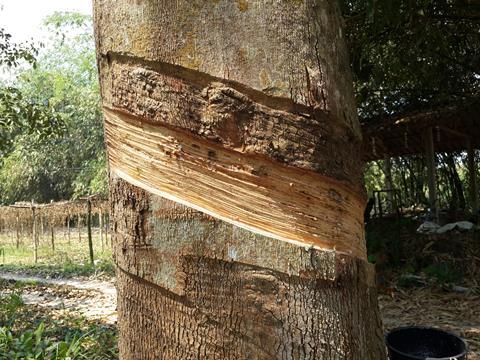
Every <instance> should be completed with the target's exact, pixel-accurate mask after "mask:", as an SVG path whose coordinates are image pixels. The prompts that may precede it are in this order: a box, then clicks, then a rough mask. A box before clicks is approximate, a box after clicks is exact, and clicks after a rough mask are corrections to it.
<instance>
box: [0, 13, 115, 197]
mask: <svg viewBox="0 0 480 360" xmlns="http://www.w3.org/2000/svg"><path fill="white" fill-rule="evenodd" d="M45 26H47V27H48V28H49V29H50V30H51V33H52V34H53V35H52V38H51V39H50V41H49V45H48V46H47V47H46V48H45V49H44V51H42V52H41V53H40V54H39V55H38V59H37V66H36V68H30V69H23V70H21V71H19V74H18V76H17V78H16V81H15V83H16V93H17V94H19V95H18V99H17V98H14V99H12V102H11V103H12V106H11V108H12V109H13V108H15V109H25V111H23V112H24V113H26V112H27V110H29V109H30V108H32V107H33V110H35V111H36V112H35V113H38V114H39V116H37V117H35V121H34V122H33V123H34V124H35V127H33V128H32V130H29V129H30V128H29V124H30V122H29V120H28V119H29V118H28V116H17V119H18V118H21V119H23V120H22V121H19V120H15V121H14V122H12V121H10V122H9V123H7V124H6V125H5V126H3V128H8V131H2V136H4V137H5V138H7V139H8V143H9V146H8V147H5V148H4V152H3V156H1V155H2V154H1V153H0V203H11V202H14V201H21V200H24V201H29V200H31V199H34V200H35V201H37V202H49V201H50V200H52V199H53V200H60V199H69V198H72V197H79V196H83V195H87V194H93V193H98V192H99V193H102V194H105V193H106V189H107V185H106V184H107V181H106V179H107V176H106V171H105V163H106V160H105V151H104V146H103V128H102V115H101V109H100V95H99V87H98V77H97V68H96V62H95V51H94V41H93V34H92V23H91V19H90V18H89V17H87V16H84V15H80V14H75V13H54V14H53V15H51V16H49V17H48V18H47V19H46V21H45ZM5 89H6V88H4V90H5ZM0 94H1V91H0ZM23 103H25V104H30V105H29V106H30V108H29V107H22V104H23ZM0 112H1V108H0ZM15 114H17V115H18V114H20V112H19V111H15ZM7 120H8V118H7ZM6 143H7V142H6V141H5V142H2V144H6Z"/></svg>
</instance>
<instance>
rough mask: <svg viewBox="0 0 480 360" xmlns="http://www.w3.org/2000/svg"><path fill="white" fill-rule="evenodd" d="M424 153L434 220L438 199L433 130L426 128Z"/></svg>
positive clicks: (436, 216) (437, 216)
mask: <svg viewBox="0 0 480 360" xmlns="http://www.w3.org/2000/svg"><path fill="white" fill-rule="evenodd" d="M425 153H426V156H427V159H426V160H427V161H426V162H427V176H428V199H429V202H430V207H431V210H432V213H433V214H434V217H435V219H434V220H435V221H438V218H439V209H438V200H437V179H436V174H435V169H436V164H435V148H434V144H433V131H432V128H428V129H427V130H426V132H425Z"/></svg>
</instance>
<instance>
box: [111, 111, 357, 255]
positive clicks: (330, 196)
mask: <svg viewBox="0 0 480 360" xmlns="http://www.w3.org/2000/svg"><path fill="white" fill-rule="evenodd" d="M104 113H105V117H106V120H105V133H106V141H107V145H108V146H107V148H108V156H109V162H110V169H111V171H113V172H114V173H116V175H117V176H119V177H121V178H123V179H124V180H126V181H128V182H130V183H132V184H134V185H137V186H139V187H141V188H143V189H145V190H147V191H150V192H152V193H155V194H158V195H160V196H163V197H166V198H168V199H171V200H174V201H177V202H180V203H182V204H184V205H187V206H190V207H192V208H195V209H197V210H200V211H203V212H205V213H207V214H209V215H212V216H214V217H216V218H218V219H221V220H224V221H227V222H230V223H233V224H235V225H237V226H240V227H243V228H246V229H248V230H250V231H254V232H256V233H260V234H263V235H266V236H270V237H273V238H276V239H279V240H283V241H288V242H292V243H296V244H300V245H303V246H307V247H310V246H311V247H315V248H318V249H325V250H334V251H337V252H340V253H346V254H350V255H353V256H356V257H358V258H361V259H365V258H366V250H365V243H364V232H363V202H364V200H363V199H362V198H360V197H359V196H358V195H356V194H355V193H354V192H353V191H351V190H349V189H348V187H347V186H345V185H344V184H343V183H341V182H339V181H336V180H334V179H330V178H327V177H325V176H322V175H319V174H317V173H315V172H313V171H309V170H304V169H298V168H293V167H288V166H284V165H282V164H280V163H278V162H275V161H272V160H269V159H267V158H266V157H263V156H257V155H251V154H245V153H242V152H241V151H236V150H231V149H225V148H223V147H221V146H220V145H218V144H215V143H214V142H211V141H208V140H204V139H202V138H200V137H198V136H195V135H193V134H191V133H187V132H185V131H182V130H179V129H175V128H171V127H166V126H163V125H159V124H152V123H149V122H148V121H146V120H145V119H140V118H137V117H134V116H131V115H129V114H126V113H124V112H121V111H117V110H114V109H108V108H104Z"/></svg>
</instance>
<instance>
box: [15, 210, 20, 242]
mask: <svg viewBox="0 0 480 360" xmlns="http://www.w3.org/2000/svg"><path fill="white" fill-rule="evenodd" d="M18 211H19V210H18V209H17V211H16V216H15V230H16V244H15V245H16V248H17V249H18V248H19V247H20V229H19V227H20V226H19V225H20V217H19V215H18Z"/></svg>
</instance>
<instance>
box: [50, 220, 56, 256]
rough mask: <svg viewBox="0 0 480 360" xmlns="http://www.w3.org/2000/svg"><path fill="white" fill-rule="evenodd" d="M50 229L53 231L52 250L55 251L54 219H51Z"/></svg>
mask: <svg viewBox="0 0 480 360" xmlns="http://www.w3.org/2000/svg"><path fill="white" fill-rule="evenodd" d="M50 231H51V242H52V251H55V225H54V222H53V219H50Z"/></svg>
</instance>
